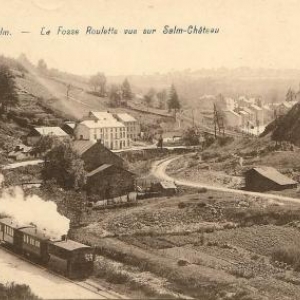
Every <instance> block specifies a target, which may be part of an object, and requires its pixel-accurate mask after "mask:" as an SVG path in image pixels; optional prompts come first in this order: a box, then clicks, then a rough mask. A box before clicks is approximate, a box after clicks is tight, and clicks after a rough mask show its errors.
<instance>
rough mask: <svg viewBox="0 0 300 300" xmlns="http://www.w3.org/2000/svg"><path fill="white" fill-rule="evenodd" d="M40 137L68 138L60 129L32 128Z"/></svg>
mask: <svg viewBox="0 0 300 300" xmlns="http://www.w3.org/2000/svg"><path fill="white" fill-rule="evenodd" d="M34 130H35V131H37V132H38V133H39V134H40V135H55V136H66V137H67V136H68V134H67V133H66V132H65V131H63V130H62V129H61V128H60V127H34Z"/></svg>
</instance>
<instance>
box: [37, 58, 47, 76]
mask: <svg viewBox="0 0 300 300" xmlns="http://www.w3.org/2000/svg"><path fill="white" fill-rule="evenodd" d="M37 68H38V70H39V71H40V72H42V73H45V72H46V71H47V64H46V62H45V61H44V60H43V59H40V60H39V61H38V63H37Z"/></svg>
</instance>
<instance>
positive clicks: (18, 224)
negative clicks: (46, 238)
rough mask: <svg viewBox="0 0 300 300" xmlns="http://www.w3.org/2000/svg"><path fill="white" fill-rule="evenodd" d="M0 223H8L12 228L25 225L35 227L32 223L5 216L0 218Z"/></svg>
mask: <svg viewBox="0 0 300 300" xmlns="http://www.w3.org/2000/svg"><path fill="white" fill-rule="evenodd" d="M0 223H2V224H4V225H7V226H9V227H11V228H25V227H33V226H32V225H28V224H22V223H19V222H17V221H15V220H14V219H11V218H3V219H0Z"/></svg>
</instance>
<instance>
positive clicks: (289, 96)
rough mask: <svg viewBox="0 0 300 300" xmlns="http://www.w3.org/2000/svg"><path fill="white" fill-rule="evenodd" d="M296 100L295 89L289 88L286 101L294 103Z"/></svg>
mask: <svg viewBox="0 0 300 300" xmlns="http://www.w3.org/2000/svg"><path fill="white" fill-rule="evenodd" d="M295 98H296V93H295V91H294V90H293V89H291V88H289V89H288V91H287V93H286V96H285V100H286V101H294V100H295Z"/></svg>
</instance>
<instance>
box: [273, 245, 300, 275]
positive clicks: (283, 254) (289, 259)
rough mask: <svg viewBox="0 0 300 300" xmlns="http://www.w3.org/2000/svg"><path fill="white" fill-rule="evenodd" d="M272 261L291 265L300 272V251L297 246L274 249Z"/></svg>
mask: <svg viewBox="0 0 300 300" xmlns="http://www.w3.org/2000/svg"><path fill="white" fill-rule="evenodd" d="M272 261H273V262H275V261H280V262H284V263H287V264H289V265H291V266H292V267H293V268H294V270H295V271H300V249H298V248H297V247H295V246H290V247H281V248H278V249H274V251H273V253H272Z"/></svg>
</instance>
